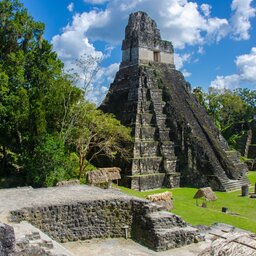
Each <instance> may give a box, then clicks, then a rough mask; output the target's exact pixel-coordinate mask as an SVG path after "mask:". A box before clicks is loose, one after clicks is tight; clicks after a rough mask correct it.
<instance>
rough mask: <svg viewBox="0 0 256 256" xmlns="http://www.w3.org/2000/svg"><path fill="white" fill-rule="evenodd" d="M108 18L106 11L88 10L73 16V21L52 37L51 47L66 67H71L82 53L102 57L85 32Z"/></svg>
mask: <svg viewBox="0 0 256 256" xmlns="http://www.w3.org/2000/svg"><path fill="white" fill-rule="evenodd" d="M107 20H108V11H99V12H97V11H95V10H93V11H90V12H85V13H82V14H76V15H74V16H73V21H72V23H71V24H68V25H67V26H66V27H65V28H64V29H63V32H62V33H61V34H59V35H55V36H54V37H53V38H52V44H53V49H54V50H55V51H56V52H57V53H58V55H59V57H60V58H61V59H62V61H63V62H64V64H65V68H66V69H70V68H71V67H73V66H72V65H73V64H72V63H74V61H75V60H76V59H79V57H80V56H82V55H84V54H91V55H92V56H94V57H96V56H97V57H103V53H102V52H100V51H97V50H96V49H95V48H94V46H93V44H92V43H90V42H89V39H88V37H87V36H86V32H87V31H88V29H89V28H91V27H100V26H103V25H104V24H105V23H106V22H107Z"/></svg>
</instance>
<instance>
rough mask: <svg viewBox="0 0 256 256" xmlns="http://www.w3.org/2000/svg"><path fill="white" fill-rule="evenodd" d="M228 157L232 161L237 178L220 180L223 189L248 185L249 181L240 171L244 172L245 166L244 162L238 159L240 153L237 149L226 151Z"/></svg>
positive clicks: (230, 189)
mask: <svg viewBox="0 0 256 256" xmlns="http://www.w3.org/2000/svg"><path fill="white" fill-rule="evenodd" d="M226 154H227V157H228V159H229V160H230V161H231V162H233V164H234V166H235V169H236V172H237V173H238V178H237V179H236V180H231V179H225V180H222V185H223V187H224V188H225V191H232V190H239V189H241V187H242V186H244V185H249V181H248V179H247V177H246V176H243V175H241V173H246V170H247V166H246V164H245V163H242V162H241V161H239V159H240V153H239V152H238V151H234V150H232V151H226Z"/></svg>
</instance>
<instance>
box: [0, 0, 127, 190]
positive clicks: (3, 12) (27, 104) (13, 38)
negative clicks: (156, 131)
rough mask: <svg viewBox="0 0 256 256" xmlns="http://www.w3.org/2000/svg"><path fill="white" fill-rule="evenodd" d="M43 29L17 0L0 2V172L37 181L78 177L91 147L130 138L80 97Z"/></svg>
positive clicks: (113, 147) (107, 148)
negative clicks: (44, 35)
mask: <svg viewBox="0 0 256 256" xmlns="http://www.w3.org/2000/svg"><path fill="white" fill-rule="evenodd" d="M43 33H44V24H42V23H41V22H36V21H34V19H33V18H32V17H31V16H30V15H29V14H28V12H27V10H26V9H25V8H24V7H23V5H22V4H21V3H19V1H18V0H2V1H1V2H0V176H8V175H21V176H23V177H25V178H26V180H27V182H28V184H34V185H37V186H42V185H45V186H49V185H53V184H55V183H56V182H57V181H58V180H61V179H66V178H70V177H78V176H81V175H82V174H83V172H84V170H85V166H84V163H85V162H90V161H91V159H92V156H93V155H95V156H96V155H99V153H97V150H98V151H100V153H103V152H104V153H105V154H107V155H108V156H110V155H112V154H113V153H114V152H115V151H117V150H121V147H120V146H118V145H120V144H119V142H120V141H119V139H121V138H128V139H130V137H129V131H128V130H126V129H124V128H122V129H123V130H120V131H119V129H121V128H120V127H121V126H120V124H117V121H116V120H114V118H113V117H110V116H105V115H104V114H103V113H100V112H99V111H98V110H97V109H96V107H95V106H93V105H91V104H89V103H87V102H86V101H85V100H84V97H83V92H82V90H80V89H78V88H77V87H75V86H73V85H72V83H71V80H70V79H69V77H68V75H65V74H64V72H63V63H62V62H61V61H60V60H59V59H58V57H57V54H56V53H55V52H53V50H52V46H51V45H50V44H49V42H48V41H46V40H44V39H43ZM73 117H75V118H76V119H75V120H74V118H73ZM92 134H93V135H92ZM114 135H115V136H114ZM119 135H120V137H118V136H119ZM121 135H122V136H121ZM90 136H93V142H94V141H96V140H97V143H98V144H93V143H92V140H91V139H88V138H91V137H90ZM127 136H128V137H127ZM103 138H108V140H107V141H108V142H106V143H105V144H104V143H102V142H103ZM88 140H89V141H90V142H89V144H88ZM83 143H84V145H82V144H83ZM100 143H102V144H100ZM102 145H103V146H102ZM92 146H94V149H93V151H92ZM96 146H97V147H96ZM80 148H86V151H84V150H82V151H83V152H84V155H83V157H82V158H83V164H82V167H81V159H82V158H81V156H80V153H81V150H80ZM89 152H93V153H92V155H91V156H89ZM70 159H72V160H70ZM73 162H76V163H75V164H73ZM79 168H80V171H77V170H79Z"/></svg>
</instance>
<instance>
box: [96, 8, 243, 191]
mask: <svg viewBox="0 0 256 256" xmlns="http://www.w3.org/2000/svg"><path fill="white" fill-rule="evenodd" d="M122 49H123V61H122V63H121V65H120V70H119V71H118V72H117V74H116V77H115V80H114V82H113V83H112V84H111V86H110V89H109V92H108V94H107V96H106V98H105V100H104V102H103V103H102V105H101V106H100V108H101V109H102V110H103V111H105V112H110V113H114V114H115V115H116V117H117V118H118V119H119V120H120V121H121V123H122V124H124V125H126V126H130V127H132V130H133V135H134V138H135V140H134V147H133V157H132V159H131V164H130V165H128V166H126V168H125V170H124V173H123V183H124V185H126V186H128V187H131V188H133V189H138V190H147V189H153V188H159V187H178V186H180V185H189V186H194V187H202V186H203V187H205V186H211V187H212V188H213V189H215V190H220V191H227V190H233V189H237V188H240V186H241V185H242V184H246V183H248V181H247V179H246V177H245V173H246V171H247V167H246V166H245V165H244V164H242V163H241V162H240V161H239V156H238V155H237V153H236V152H233V151H228V146H227V143H226V141H225V140H224V138H223V137H222V136H221V135H220V134H219V132H218V130H217V129H216V127H215V126H214V124H213V122H212V121H211V119H210V118H209V117H208V115H207V113H206V111H205V109H204V108H203V107H202V106H201V105H200V104H199V103H198V102H197V100H196V98H195V97H194V96H193V95H192V94H191V93H190V91H189V85H188V83H187V82H186V81H185V79H184V77H183V75H182V74H181V73H180V72H179V71H177V70H175V66H174V64H173V47H172V44H171V42H167V41H163V40H161V37H160V32H159V30H158V29H157V27H156V23H155V21H153V20H152V19H150V18H149V17H148V15H147V14H146V13H144V12H138V13H134V14H131V15H130V18H129V23H128V25H127V27H126V33H125V40H124V41H123V47H122ZM138 49H139V51H137V50H138ZM140 49H149V51H151V52H152V54H153V55H152V54H151V57H148V56H149V55H147V57H145V56H146V55H143V54H142V55H140ZM155 49H159V51H160V58H158V59H154V51H155ZM128 51H129V53H128ZM143 51H144V50H142V51H141V52H143ZM162 53H163V54H169V55H168V56H169V57H166V56H167V55H166V56H165V57H166V59H167V60H168V61H166V62H165V61H161V56H163V55H161V54H162ZM128 55H129V56H131V58H128ZM152 56H153V57H152ZM165 57H164V58H165ZM156 58H157V57H156ZM162 60H163V59H162Z"/></svg>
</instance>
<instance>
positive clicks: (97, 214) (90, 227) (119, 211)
mask: <svg viewBox="0 0 256 256" xmlns="http://www.w3.org/2000/svg"><path fill="white" fill-rule="evenodd" d="M11 215H12V220H13V221H15V222H20V221H22V220H26V221H28V222H30V223H31V224H33V225H35V226H36V227H38V228H39V229H41V230H42V231H43V232H45V233H46V234H48V235H49V236H50V237H52V238H53V239H55V240H57V241H59V242H67V241H76V240H85V239H91V238H107V237H124V236H125V230H124V226H126V225H127V226H129V227H131V223H132V216H133V214H132V202H131V200H97V201H86V202H81V203H74V204H63V205H49V206H43V207H39V206H38V207H34V208H23V209H21V210H17V211H12V212H11ZM130 231H131V228H129V229H128V236H130Z"/></svg>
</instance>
